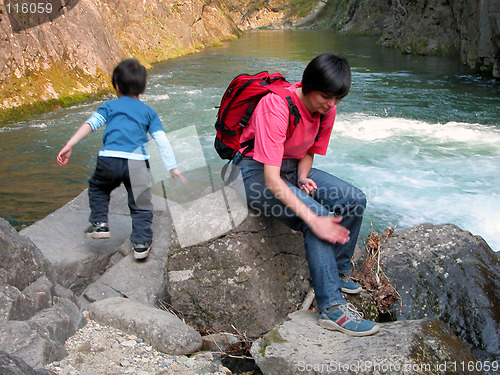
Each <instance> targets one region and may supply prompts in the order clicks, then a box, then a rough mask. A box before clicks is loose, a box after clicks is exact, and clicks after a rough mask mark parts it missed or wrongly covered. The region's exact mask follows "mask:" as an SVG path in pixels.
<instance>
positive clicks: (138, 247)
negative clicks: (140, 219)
mask: <svg viewBox="0 0 500 375" xmlns="http://www.w3.org/2000/svg"><path fill="white" fill-rule="evenodd" d="M152 244H153V243H152V242H151V241H148V242H146V243H135V244H134V258H135V259H146V258H147V257H148V255H149V251H150V250H151V246H152Z"/></svg>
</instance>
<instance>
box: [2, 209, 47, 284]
mask: <svg viewBox="0 0 500 375" xmlns="http://www.w3.org/2000/svg"><path fill="white" fill-rule="evenodd" d="M42 276H46V277H48V278H49V279H50V280H52V281H54V280H55V278H56V274H55V272H54V269H53V268H52V265H51V264H50V262H49V261H48V260H47V259H46V258H45V256H44V255H43V254H42V252H41V251H40V249H39V248H37V247H36V246H35V245H34V244H33V242H32V241H31V240H30V239H29V238H26V237H24V236H20V235H19V234H18V233H17V231H16V230H15V229H14V228H13V227H12V226H11V225H10V224H9V223H8V222H7V221H6V220H4V219H2V218H0V280H1V281H2V282H3V283H4V284H6V285H12V286H14V287H16V288H17V289H19V290H23V289H24V288H26V287H27V286H28V285H29V284H31V283H33V282H34V281H36V280H37V279H38V278H40V277H42Z"/></svg>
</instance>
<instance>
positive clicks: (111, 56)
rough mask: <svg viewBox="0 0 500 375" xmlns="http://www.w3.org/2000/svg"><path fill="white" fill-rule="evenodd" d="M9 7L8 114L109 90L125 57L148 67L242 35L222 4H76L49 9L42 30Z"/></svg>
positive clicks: (3, 81)
mask: <svg viewBox="0 0 500 375" xmlns="http://www.w3.org/2000/svg"><path fill="white" fill-rule="evenodd" d="M12 3H14V2H12V1H9V2H8V1H7V0H0V9H1V10H2V12H1V13H0V35H1V37H0V92H1V93H0V106H1V107H2V108H4V109H6V108H16V107H19V106H20V105H23V104H24V105H26V104H31V105H33V106H34V107H35V108H36V106H37V105H44V104H43V103H45V105H47V103H48V104H50V103H51V102H56V103H57V104H64V102H65V100H68V99H69V100H70V101H73V100H75V99H78V98H79V97H82V98H83V97H85V96H88V95H91V94H95V93H98V92H99V91H101V90H107V89H109V88H110V87H109V86H110V84H109V82H108V81H109V78H108V77H109V74H110V72H111V70H112V69H113V67H114V65H115V64H116V63H117V62H118V61H119V60H121V59H122V58H124V57H129V56H134V57H137V58H139V59H140V60H141V61H142V62H143V63H145V64H150V63H154V62H156V61H161V60H165V59H168V58H170V57H175V56H179V55H182V54H185V53H190V52H194V51H196V50H197V49H199V48H201V47H204V46H207V45H213V44H216V43H220V41H222V40H224V39H228V38H234V37H236V36H237V35H238V33H239V30H238V28H237V27H236V25H235V24H234V22H232V20H231V18H230V17H228V16H227V15H226V14H225V13H224V12H223V10H222V8H221V6H220V5H219V4H218V2H217V1H203V0H186V1H182V2H180V1H173V0H154V1H153V0H144V1H138V0H121V1H116V0H102V1H100V0H97V1H96V0H80V1H74V0H73V2H72V4H71V6H63V7H60V8H57V7H56V4H55V3H56V1H52V2H47V3H50V4H51V5H52V4H53V5H54V6H53V7H50V10H51V11H52V12H51V17H50V19H46V20H44V19H41V20H39V21H38V23H39V24H37V21H36V20H35V21H31V19H30V17H31V18H33V17H35V15H33V14H32V13H30V9H29V8H28V9H25V10H26V14H24V15H22V16H24V18H23V19H21V21H24V25H23V24H21V25H19V22H16V21H19V19H17V20H16V17H14V16H13V15H12V12H15V11H16V9H12ZM66 3H68V2H67V1H66ZM9 4H10V5H9ZM19 4H20V2H19ZM9 10H10V11H9ZM42 11H43V9H42ZM40 100H41V101H42V103H38V104H37V102H39V101H40ZM30 109H32V108H30Z"/></svg>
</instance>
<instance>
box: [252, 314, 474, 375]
mask: <svg viewBox="0 0 500 375" xmlns="http://www.w3.org/2000/svg"><path fill="white" fill-rule="evenodd" d="M251 354H252V357H253V358H254V359H255V362H256V363H257V365H258V366H259V368H260V369H261V371H262V372H263V374H265V375H282V374H287V375H294V374H297V375H299V374H300V375H303V374H309V375H310V374H338V373H342V374H344V373H345V374H429V373H456V372H454V371H451V370H452V368H450V367H449V366H453V363H455V365H456V364H458V363H459V362H460V361H465V363H467V362H468V361H474V357H473V356H472V354H471V352H470V349H469V348H468V347H467V345H466V344H465V343H463V342H462V341H461V340H460V339H458V338H457V337H456V336H455V335H454V334H453V332H452V331H451V330H450V329H449V328H448V327H447V326H446V325H445V324H443V323H441V322H440V321H438V320H435V319H427V320H414V321H400V322H394V323H385V324H380V331H379V332H378V333H377V334H375V335H373V336H367V337H352V336H349V335H346V334H343V333H340V332H335V331H328V330H325V329H323V328H321V327H320V326H319V325H318V314H317V313H315V312H311V311H297V312H294V313H292V314H290V315H289V316H288V319H287V320H286V321H285V322H284V323H282V324H281V325H279V326H277V327H276V328H275V329H273V330H272V331H270V332H269V333H268V334H267V335H266V336H264V337H262V338H260V339H259V340H257V341H255V342H254V344H253V345H252V348H251ZM445 366H448V368H447V371H445V372H443V371H442V370H444V369H445V368H444V367H445ZM458 373H459V372H458Z"/></svg>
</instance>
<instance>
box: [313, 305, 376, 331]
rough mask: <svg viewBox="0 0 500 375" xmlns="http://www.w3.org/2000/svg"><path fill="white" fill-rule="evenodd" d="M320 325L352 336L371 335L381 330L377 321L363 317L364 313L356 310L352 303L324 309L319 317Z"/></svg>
mask: <svg viewBox="0 0 500 375" xmlns="http://www.w3.org/2000/svg"><path fill="white" fill-rule="evenodd" d="M319 325H320V326H321V327H323V328H326V329H329V330H332V331H340V332H343V333H346V334H348V335H351V336H369V335H373V334H374V333H377V332H378V330H379V326H378V324H377V323H375V322H371V321H369V320H365V319H363V314H362V313H360V312H358V311H356V309H355V308H354V306H353V305H351V304H350V303H346V304H343V305H338V306H337V307H336V308H333V309H332V310H328V309H326V310H323V311H322V312H321V314H320V317H319Z"/></svg>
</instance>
